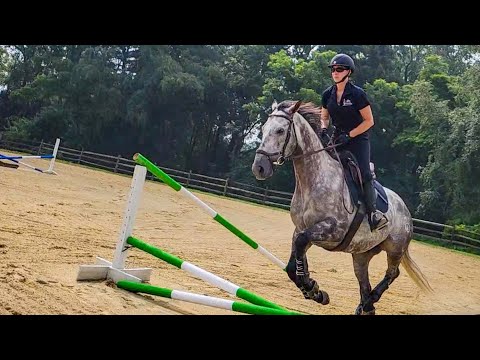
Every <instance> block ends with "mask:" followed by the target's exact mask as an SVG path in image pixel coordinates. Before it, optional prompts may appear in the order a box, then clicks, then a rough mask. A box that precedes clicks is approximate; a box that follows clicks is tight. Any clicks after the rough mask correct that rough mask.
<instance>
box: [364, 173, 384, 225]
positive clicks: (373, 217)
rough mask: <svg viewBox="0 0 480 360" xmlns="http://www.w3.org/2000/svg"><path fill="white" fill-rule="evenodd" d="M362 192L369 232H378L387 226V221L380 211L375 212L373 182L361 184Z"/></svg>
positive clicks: (375, 198)
mask: <svg viewBox="0 0 480 360" xmlns="http://www.w3.org/2000/svg"><path fill="white" fill-rule="evenodd" d="M363 191H364V194H365V205H366V207H367V213H368V223H369V224H370V230H371V231H374V230H380V229H382V228H383V227H385V226H386V225H387V223H388V219H387V217H386V216H385V215H384V214H383V213H382V212H381V211H379V210H377V193H376V192H375V188H374V187H373V180H370V181H367V182H366V183H364V184H363Z"/></svg>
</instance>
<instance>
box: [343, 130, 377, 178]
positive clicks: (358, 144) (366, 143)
mask: <svg viewBox="0 0 480 360" xmlns="http://www.w3.org/2000/svg"><path fill="white" fill-rule="evenodd" d="M341 149H342V150H343V149H345V150H349V151H351V152H352V153H353V155H354V156H355V158H356V159H357V161H358V166H359V167H360V172H361V173H362V179H363V182H364V183H365V182H367V181H370V180H372V173H371V171H370V140H369V139H366V138H361V137H359V138H353V139H352V140H350V142H349V143H348V144H346V145H344V146H341Z"/></svg>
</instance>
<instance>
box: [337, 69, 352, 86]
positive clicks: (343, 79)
mask: <svg viewBox="0 0 480 360" xmlns="http://www.w3.org/2000/svg"><path fill="white" fill-rule="evenodd" d="M349 75H350V71H349V72H348V74H347V75H345V76H344V77H343V78H342V80H340V81H335V80H334V81H335V84H340V83H341V82H344V81H345V79H346V78H347V77H348V76H349Z"/></svg>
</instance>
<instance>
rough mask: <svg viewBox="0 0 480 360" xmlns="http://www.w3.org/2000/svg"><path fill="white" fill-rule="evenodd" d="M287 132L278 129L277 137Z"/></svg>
mask: <svg viewBox="0 0 480 360" xmlns="http://www.w3.org/2000/svg"><path fill="white" fill-rule="evenodd" d="M284 132H285V130H284V129H278V130H277V135H282V134H283V133H284Z"/></svg>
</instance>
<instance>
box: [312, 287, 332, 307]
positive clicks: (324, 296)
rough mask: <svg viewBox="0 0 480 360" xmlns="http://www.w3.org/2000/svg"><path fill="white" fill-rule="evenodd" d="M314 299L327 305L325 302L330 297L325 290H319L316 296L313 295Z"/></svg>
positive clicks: (328, 301) (327, 301)
mask: <svg viewBox="0 0 480 360" xmlns="http://www.w3.org/2000/svg"><path fill="white" fill-rule="evenodd" d="M320 297H321V299H320ZM319 300H320V301H319ZM315 301H316V302H318V303H320V304H322V305H327V304H329V303H330V297H329V296H328V294H327V292H326V291H323V290H319V292H318V294H317V296H316V297H315Z"/></svg>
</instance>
